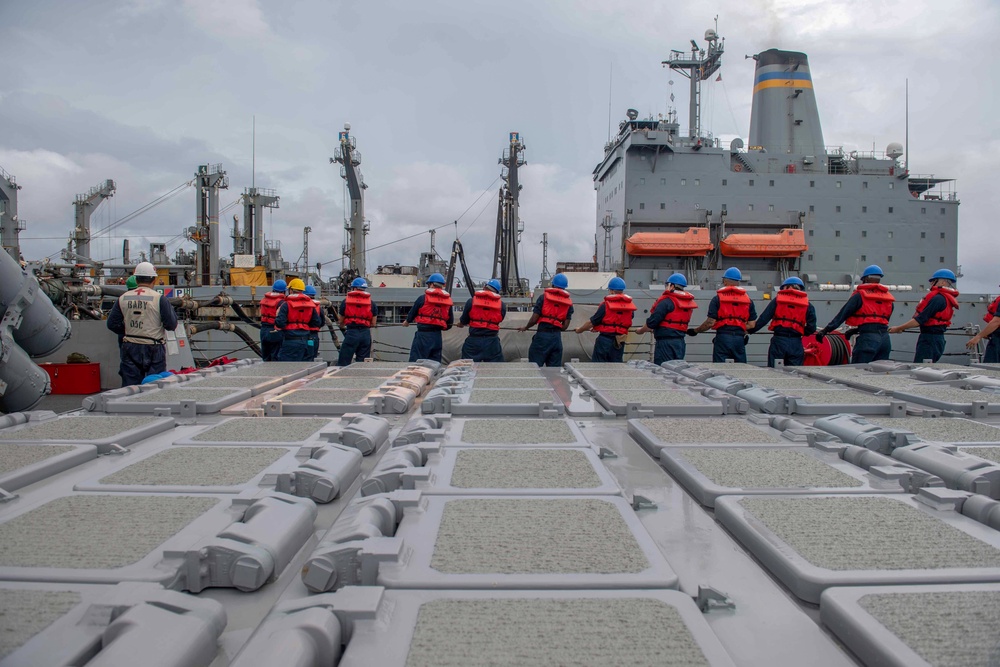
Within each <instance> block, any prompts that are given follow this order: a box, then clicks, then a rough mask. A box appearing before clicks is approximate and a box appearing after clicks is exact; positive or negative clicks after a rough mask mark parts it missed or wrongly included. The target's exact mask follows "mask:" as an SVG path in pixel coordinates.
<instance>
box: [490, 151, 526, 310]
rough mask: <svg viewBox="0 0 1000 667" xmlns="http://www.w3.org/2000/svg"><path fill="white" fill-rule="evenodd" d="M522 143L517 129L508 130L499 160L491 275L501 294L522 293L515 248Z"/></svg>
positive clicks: (519, 225) (520, 225)
mask: <svg viewBox="0 0 1000 667" xmlns="http://www.w3.org/2000/svg"><path fill="white" fill-rule="evenodd" d="M524 149H525V145H524V144H523V143H521V134H520V133H519V132H511V133H510V147H509V148H507V149H506V150H504V152H503V156H502V157H501V158H500V160H499V162H500V164H501V165H502V166H503V168H502V169H501V171H500V176H501V177H502V178H503V185H501V186H500V193H499V202H498V204H497V230H496V238H495V240H494V246H493V277H495V278H498V279H499V280H500V284H501V285H502V286H503V290H502V294H503V295H504V296H525V289H524V285H523V284H522V283H521V274H520V273H519V271H518V268H517V250H518V245H519V243H520V241H521V232H523V231H524V223H523V222H521V219H520V217H519V215H518V194H519V193H520V191H521V184H520V183H519V182H518V168H519V167H521V166H522V165H524V164H527V163H526V162H525V161H524Z"/></svg>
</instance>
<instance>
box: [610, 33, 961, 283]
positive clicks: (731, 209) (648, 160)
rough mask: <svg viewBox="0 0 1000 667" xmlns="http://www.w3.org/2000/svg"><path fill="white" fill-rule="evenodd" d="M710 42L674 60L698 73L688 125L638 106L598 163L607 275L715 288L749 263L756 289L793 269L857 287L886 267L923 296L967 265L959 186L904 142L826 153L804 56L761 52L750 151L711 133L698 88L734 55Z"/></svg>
mask: <svg viewBox="0 0 1000 667" xmlns="http://www.w3.org/2000/svg"><path fill="white" fill-rule="evenodd" d="M706 41H707V44H708V46H707V48H704V49H698V50H697V51H694V50H692V53H691V54H684V53H682V52H679V51H674V52H673V53H672V55H671V57H670V59H668V60H667V61H665V62H664V65H665V66H668V67H670V68H671V69H677V70H681V71H682V72H685V73H686V74H685V75H688V74H693V77H692V104H691V118H690V120H689V125H690V128H689V129H688V130H687V131H684V130H682V128H681V126H680V124H679V122H678V121H677V117H676V114H672V113H671V114H668V115H667V116H666V117H665V118H647V119H645V120H641V119H639V117H638V114H637V113H636V112H635V111H634V110H629V113H628V118H627V119H626V120H624V121H622V122H621V123H620V124H619V128H618V134H617V136H615V137H614V139H613V140H612V141H610V142H609V143H608V144H607V145H606V146H605V151H604V158H603V159H602V160H601V162H600V164H598V165H597V167H596V168H595V169H594V172H593V178H594V188H595V190H596V192H597V207H596V208H597V216H596V218H597V236H596V247H597V253H596V254H597V257H598V263H599V265H600V266H599V268H600V270H603V271H618V272H622V273H623V275H624V276H625V278H626V280H627V282H628V283H629V285H630V287H637V288H646V287H648V286H650V285H656V284H658V283H662V282H663V279H664V278H665V277H666V276H667V275H669V274H670V273H672V272H674V271H682V272H684V273H685V274H687V276H688V282H689V284H691V285H693V286H700V287H701V288H704V289H715V287H716V286H717V285H718V284H719V282H720V277H721V272H722V271H723V270H725V268H726V267H728V266H738V267H740V269H741V270H742V271H743V275H744V277H745V278H746V279H747V282H748V284H749V286H751V287H755V288H757V289H758V290H768V289H771V288H772V287H773V286H774V285H778V284H780V283H781V281H782V280H784V278H785V277H787V276H788V275H790V274H795V275H799V276H801V278H802V279H803V280H804V281H805V283H806V285H807V288H808V289H809V290H819V289H833V288H834V286H840V289H847V288H848V287H849V286H851V285H852V284H854V283H856V282H857V280H858V277H859V275H860V272H861V269H863V268H864V266H866V265H867V264H879V265H880V266H882V267H883V269H884V270H885V272H886V282H888V283H891V284H894V285H896V286H897V288H903V289H905V287H906V286H908V287H909V288H911V289H915V290H919V289H922V287H923V286H926V283H927V277H928V276H929V275H930V274H931V273H932V272H933V270H934V269H936V268H938V267H940V266H946V267H957V257H958V205H959V199H958V197H957V195H956V194H955V192H954V190H953V189H952V188H951V184H952V182H953V181H952V180H951V179H944V178H934V177H925V176H916V175H913V174H911V173H910V171H909V169H908V165H907V164H906V162H905V161H904V160H903V159H902V158H903V157H904V151H903V146H902V145H901V144H898V143H891V144H889V145H888V146H887V147H886V150H885V151H884V152H874V151H872V152H859V151H851V152H845V151H844V150H843V149H842V148H831V147H827V146H826V144H825V142H824V139H823V131H822V128H821V126H820V119H819V111H818V107H817V103H816V95H815V89H814V85H813V79H812V74H811V72H810V68H809V60H808V58H807V56H806V54H804V53H799V52H794V51H782V50H778V49H769V50H767V51H763V52H761V53H758V54H757V55H755V56H754V60H755V62H756V72H755V76H754V89H753V105H752V112H751V121H750V134H749V143H748V145H744V143H743V141H742V140H741V139H734V140H733V141H732V142H731V143H730V144H729V146H728V147H726V146H725V145H723V142H721V141H719V140H718V139H716V138H714V137H713V136H712V135H711V134H709V133H706V132H704V131H703V130H702V129H701V127H700V126H701V123H700V121H699V119H698V113H699V112H698V105H697V98H698V96H699V94H700V93H699V91H698V89H699V88H700V85H701V82H702V80H703V79H705V78H707V76H708V74H711V73H714V72H715V71H716V70H717V69H718V68H719V66H720V64H721V54H722V50H723V49H722V47H721V43H722V42H721V40H720V39H719V38H718V36H717V35H716V34H715V32H714V31H708V33H706ZM692 44H694V45H695V46H697V45H696V44H695V43H694V42H692Z"/></svg>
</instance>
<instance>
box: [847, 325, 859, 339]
mask: <svg viewBox="0 0 1000 667" xmlns="http://www.w3.org/2000/svg"><path fill="white" fill-rule="evenodd" d="M844 335H845V336H847V338H848V340H850V339H851V338H853V337H854V336H857V335H858V328H857V327H854V328H853V329H848V330H847V331H845V332H844Z"/></svg>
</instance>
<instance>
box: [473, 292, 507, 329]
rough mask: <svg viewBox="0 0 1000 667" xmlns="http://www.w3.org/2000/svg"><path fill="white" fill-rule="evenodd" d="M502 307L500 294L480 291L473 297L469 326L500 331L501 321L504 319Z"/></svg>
mask: <svg viewBox="0 0 1000 667" xmlns="http://www.w3.org/2000/svg"><path fill="white" fill-rule="evenodd" d="M501 305H502V304H501V301H500V295H499V294H496V293H495V292H491V291H490V290H479V291H478V292H476V293H475V294H473V295H472V307H471V308H469V326H472V327H476V328H477V329H490V330H492V331H500V321H501V320H502V319H503V312H502V311H501Z"/></svg>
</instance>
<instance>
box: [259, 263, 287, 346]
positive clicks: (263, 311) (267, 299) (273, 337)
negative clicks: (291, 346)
mask: <svg viewBox="0 0 1000 667" xmlns="http://www.w3.org/2000/svg"><path fill="white" fill-rule="evenodd" d="M286 289H288V285H287V284H286V283H285V281H284V280H275V281H274V286H273V287H272V288H271V291H270V292H268V293H267V294H265V295H264V296H263V297H261V299H260V353H261V354H260V356H261V359H263V360H264V361H277V360H278V351H279V350H280V349H281V338H282V336H281V332H280V331H275V330H274V318H275V317H276V316H277V315H278V306H280V305H281V304H283V303H284V302H285V290H286Z"/></svg>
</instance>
